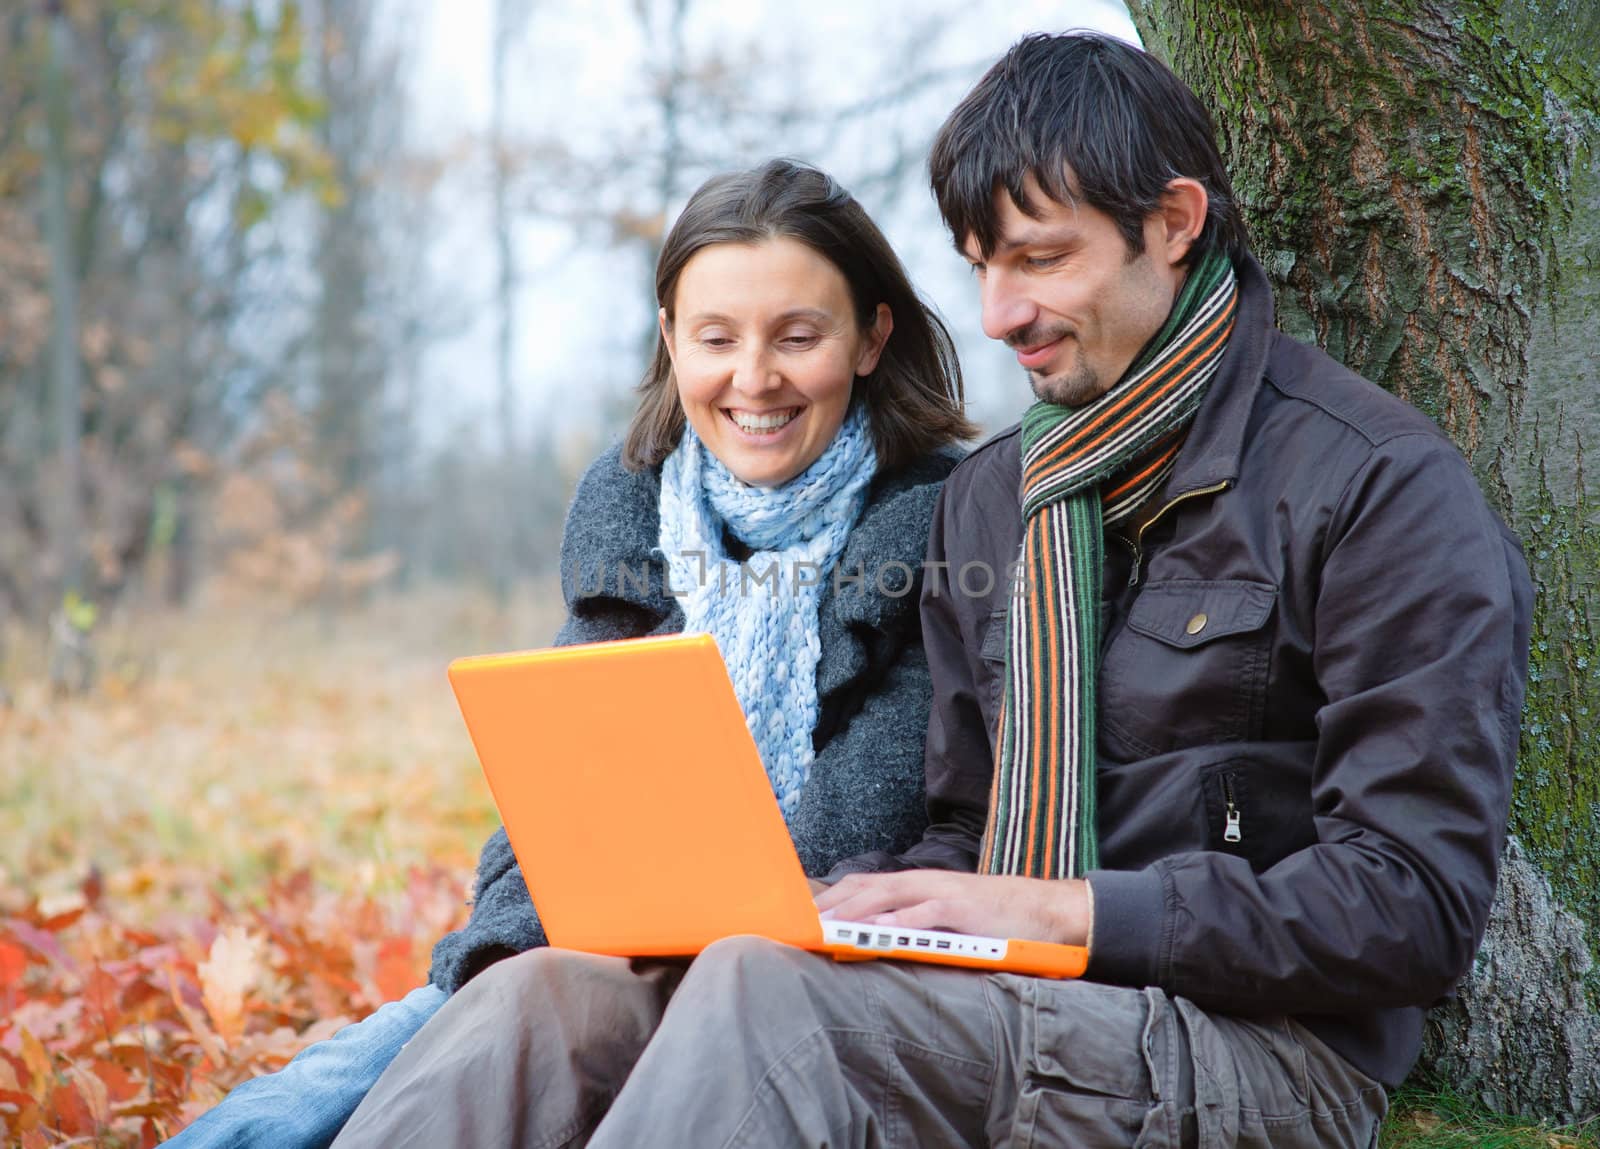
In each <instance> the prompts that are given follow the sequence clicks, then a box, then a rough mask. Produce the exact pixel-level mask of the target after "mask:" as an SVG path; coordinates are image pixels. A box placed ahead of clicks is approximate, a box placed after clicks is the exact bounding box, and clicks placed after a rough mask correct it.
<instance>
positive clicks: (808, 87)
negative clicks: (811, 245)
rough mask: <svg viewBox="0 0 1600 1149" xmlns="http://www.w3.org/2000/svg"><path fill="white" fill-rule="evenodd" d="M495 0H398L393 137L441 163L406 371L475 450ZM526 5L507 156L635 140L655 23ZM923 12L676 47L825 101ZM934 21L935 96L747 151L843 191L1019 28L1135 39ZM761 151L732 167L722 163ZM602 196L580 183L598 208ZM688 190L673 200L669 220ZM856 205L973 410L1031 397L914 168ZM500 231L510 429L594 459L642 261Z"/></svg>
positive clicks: (1095, 7)
mask: <svg viewBox="0 0 1600 1149" xmlns="http://www.w3.org/2000/svg"><path fill="white" fill-rule="evenodd" d="M494 3H495V0H451V2H450V3H448V4H441V3H426V2H423V3H417V4H416V7H415V8H414V9H413V11H414V12H415V13H416V14H417V15H418V16H419V17H420V19H419V21H418V23H417V24H416V25H415V26H414V28H413V34H412V36H411V37H410V39H411V45H410V51H411V53H412V54H413V62H412V66H411V68H409V69H408V71H409V72H410V74H411V75H412V76H413V78H414V79H413V83H412V87H411V92H410V102H411V105H412V106H411V108H410V114H409V116H408V121H409V123H410V125H411V126H410V140H409V146H410V147H411V148H412V149H415V150H418V151H421V152H424V153H428V154H431V155H434V156H438V157H442V158H443V159H444V161H445V162H444V164H443V171H444V175H443V177H442V179H441V182H440V184H439V186H438V188H437V190H436V193H435V210H434V212H433V217H432V221H431V226H430V227H429V228H428V229H427V230H428V234H427V235H425V236H423V237H420V238H419V240H418V242H422V243H424V244H425V245H426V247H427V253H426V260H425V265H426V267H427V268H428V272H427V277H428V279H429V280H430V282H429V284H428V285H427V286H426V288H425V289H424V290H425V292H426V295H427V298H426V301H425V307H426V309H427V310H428V311H429V313H430V315H432V316H433V317H434V319H435V320H436V325H437V329H438V330H437V332H436V337H435V339H434V340H433V342H432V344H431V346H430V348H429V349H428V351H427V352H426V354H425V356H424V358H423V361H422V362H421V363H420V364H419V367H418V369H419V372H420V378H421V393H422V396H423V399H422V403H421V406H422V410H421V411H420V412H419V413H418V414H419V415H420V416H421V418H420V423H421V430H422V435H423V441H424V443H429V442H432V443H440V442H442V441H443V439H445V438H447V437H461V436H465V437H467V438H469V439H471V438H480V439H482V440H483V441H484V442H485V443H486V444H488V443H492V442H494V441H495V438H494V437H495V436H496V435H497V434H498V429H497V427H496V426H495V425H494V415H493V412H494V410H495V407H494V397H495V393H496V391H495V388H496V381H495V376H494V363H495V356H494V347H495V342H494V340H495V322H494V307H493V290H494V282H495V276H496V262H495V258H494V245H493V240H492V234H493V233H492V228H491V219H492V217H491V208H490V197H489V190H488V181H487V179H486V178H485V165H484V162H483V159H482V157H483V155H484V152H483V141H484V140H485V138H486V137H487V135H488V128H489V122H490V106H491V72H490V67H491V60H492V51H491V46H492V36H493V7H494ZM653 6H654V7H655V8H657V9H660V8H662V7H664V5H662V4H661V3H659V2H656V3H654V5H653ZM527 7H528V12H527V14H526V16H525V19H526V24H525V26H524V27H523V28H522V29H521V31H520V34H519V35H518V37H517V39H516V40H515V41H514V44H513V48H512V51H511V55H510V59H511V69H510V82H509V91H510V100H509V104H508V116H507V121H508V131H507V135H508V138H509V139H510V140H511V142H512V145H513V147H526V146H528V143H529V141H532V140H536V139H538V138H540V137H545V136H556V135H558V136H560V137H562V138H564V139H567V140H570V141H573V144H574V146H577V147H580V148H581V147H586V146H587V147H595V148H598V147H603V146H613V147H614V146H616V144H617V141H618V140H619V139H620V140H630V139H634V138H637V134H638V133H639V132H641V131H643V130H645V129H644V127H643V126H642V124H641V123H639V122H636V121H635V117H634V114H633V113H634V104H633V103H631V102H630V101H632V100H634V99H636V98H637V93H638V91H639V85H640V68H641V62H642V61H643V60H644V59H645V58H646V53H651V52H656V53H659V51H660V48H659V45H658V44H657V43H656V42H655V40H656V39H657V38H658V37H659V34H660V25H659V24H658V25H657V26H656V28H654V29H653V30H652V33H647V34H643V35H641V29H640V27H639V25H638V24H637V22H636V21H635V20H634V19H633V16H632V6H631V4H630V2H629V0H587V2H586V0H527ZM926 10H927V8H926V5H923V4H919V5H915V6H913V5H909V4H906V5H902V4H898V3H862V2H861V0H807V2H806V3H805V4H803V5H797V4H794V3H792V2H773V0H743V2H733V0H698V3H696V4H695V5H694V7H693V9H692V15H691V18H690V21H689V24H688V28H687V30H686V54H687V55H688V56H689V57H690V58H691V59H699V58H703V57H704V56H706V55H707V54H712V53H721V54H722V56H723V57H725V58H726V59H727V60H728V61H730V62H731V66H739V65H740V63H741V62H743V61H747V60H749V59H751V58H754V59H757V60H759V64H758V65H757V66H756V67H755V68H754V69H753V71H754V73H755V79H756V80H758V81H759V88H760V91H754V90H752V91H751V92H750V98H751V99H759V98H762V97H766V98H769V99H778V100H781V99H784V98H787V99H790V100H797V101H799V102H802V103H805V104H807V105H811V104H814V103H820V104H822V105H823V106H835V105H838V104H840V103H848V102H850V101H852V100H859V99H861V98H863V97H865V96H867V95H869V94H870V93H873V92H878V91H881V90H883V89H884V88H885V87H888V86H891V85H892V84H893V83H894V80H895V78H896V77H895V76H894V75H892V74H890V72H891V71H892V69H894V68H895V67H897V66H903V65H897V63H896V61H897V60H899V59H900V57H898V56H896V55H893V54H892V52H891V51H890V50H889V49H888V48H886V46H887V45H894V44H896V43H897V40H896V36H897V35H903V34H904V31H905V29H906V28H907V27H910V26H911V25H910V24H908V23H907V22H906V16H907V14H909V13H913V12H925V11H926ZM950 13H951V14H950V16H949V17H948V19H947V20H946V21H941V22H940V23H939V24H938V25H937V27H936V28H935V29H934V31H933V33H932V34H931V37H930V39H929V40H928V42H926V43H924V44H922V45H921V46H920V47H919V49H918V55H917V61H918V63H919V64H920V65H922V66H925V67H945V68H949V69H951V70H952V75H951V77H950V78H949V79H948V80H947V81H946V82H945V83H943V84H942V85H941V86H940V87H939V89H938V90H937V91H930V92H928V93H926V94H925V95H924V96H923V97H922V98H921V99H920V100H918V101H913V102H911V103H908V104H907V105H906V106H905V107H904V108H903V109H902V110H901V111H900V112H898V113H896V114H895V115H894V116H892V117H888V118H887V119H886V120H885V121H884V122H882V123H877V122H874V125H873V126H872V127H870V128H868V129H863V130H858V131H855V132H854V133H852V132H850V131H841V132H840V133H839V134H838V135H837V136H830V137H828V138H826V139H819V138H817V137H816V136H815V134H814V133H812V134H810V135H808V134H807V133H805V132H803V131H800V132H797V133H795V134H794V135H792V136H789V137H787V138H785V137H782V136H781V135H780V136H779V137H776V138H773V139H771V140H766V139H763V140H761V141H759V142H758V149H759V150H761V151H768V149H770V151H769V154H798V155H800V156H801V158H804V159H808V160H811V161H812V162H816V163H818V164H820V165H821V166H823V167H824V168H826V169H827V170H829V171H830V172H832V173H833V174H834V175H835V176H836V177H838V178H839V179H840V180H841V181H843V182H844V183H845V184H846V186H847V187H849V186H852V176H853V175H854V174H856V173H858V172H863V171H867V170H870V169H871V167H872V161H873V160H874V158H877V157H878V156H879V155H880V154H881V153H882V152H883V151H884V149H885V148H886V147H888V146H890V145H892V144H894V143H896V142H897V140H898V138H899V137H900V135H902V134H904V135H908V136H909V137H910V138H913V139H920V138H921V137H922V136H923V135H926V134H929V133H931V130H932V129H933V128H934V127H936V126H937V124H938V123H939V121H940V120H941V119H942V118H943V116H944V114H945V113H946V112H947V111H948V110H949V108H950V106H952V105H953V103H954V101H955V100H956V99H959V97H960V95H961V94H962V93H963V92H965V91H966V89H967V88H969V87H970V86H971V84H972V83H973V82H974V81H976V79H977V78H978V76H979V75H981V73H982V70H983V69H984V68H985V67H987V66H988V64H989V63H991V62H992V61H993V60H994V59H995V58H996V57H998V56H999V55H1000V54H1001V53H1002V52H1003V51H1004V50H1005V49H1006V47H1007V46H1008V45H1009V44H1010V43H1011V42H1013V41H1014V40H1015V39H1016V38H1017V37H1018V36H1020V35H1022V34H1023V33H1026V32H1030V31H1041V30H1043V31H1060V30H1065V29H1068V28H1095V29H1099V30H1102V31H1105V32H1109V33H1111V34H1114V35H1118V36H1121V37H1123V38H1125V39H1128V40H1131V41H1133V42H1135V43H1137V41H1138V38H1137V34H1136V33H1135V32H1134V30H1133V26H1132V24H1131V22H1130V21H1129V19H1128V16H1127V12H1126V10H1125V8H1124V7H1123V6H1122V4H1121V3H1120V2H1118V0H1080V2H1076V3H1071V2H1069V3H1060V2H1058V3H1044V2H1042V0H1013V2H1009V3H1007V2H1004V0H987V2H985V0H967V2H965V3H952V4H951V5H950ZM753 82H754V81H753ZM875 133H876V134H875ZM891 136H893V137H894V138H893V139H891V138H890V137H891ZM758 158H760V157H759V155H752V156H750V157H737V156H730V157H729V160H730V162H729V164H728V166H742V162H741V160H743V161H744V162H753V160H755V159H758ZM919 158H920V157H919ZM719 162H720V157H719ZM616 190H617V189H614V188H607V187H597V188H595V189H594V191H595V198H596V202H597V203H598V202H600V201H602V200H604V199H606V198H607V196H608V195H609V194H610V193H613V192H615V191H616ZM689 190H691V188H689V187H685V188H682V189H680V195H679V200H680V202H679V203H678V204H676V205H675V206H674V208H673V209H672V210H673V212H675V211H676V210H677V207H680V206H681V199H682V198H684V197H686V195H687V192H688V191H689ZM858 196H859V198H861V200H862V202H863V205H864V206H865V207H866V208H867V210H868V212H869V213H870V214H871V215H872V216H873V218H874V219H875V220H876V221H877V223H878V224H879V226H880V227H882V228H883V230H884V232H885V233H886V234H887V235H888V237H889V239H890V241H891V242H892V243H893V244H894V246H895V248H896V250H897V251H898V252H899V254H900V256H901V259H902V260H903V261H904V262H905V264H906V266H907V268H908V270H909V271H910V273H911V276H912V279H913V281H914V282H915V283H916V284H917V286H918V288H919V289H920V290H921V291H922V292H923V293H924V294H925V296H927V297H928V298H929V299H930V300H931V302H932V303H933V304H934V306H935V308H936V309H937V310H938V311H939V312H940V313H941V314H942V315H943V316H944V317H945V319H946V322H947V323H948V324H949V326H950V327H951V329H952V332H953V333H954V335H955V337H956V342H957V346H958V349H959V351H960V353H961V359H962V365H963V368H964V369H965V372H966V376H967V395H968V401H969V407H970V408H971V410H972V412H973V414H974V415H975V417H976V418H977V419H978V420H979V421H980V422H981V423H983V424H984V425H986V426H987V427H989V428H991V429H996V428H999V427H1001V426H1004V425H1005V424H1007V423H1009V422H1011V421H1012V420H1013V419H1014V418H1015V417H1016V416H1017V415H1018V414H1019V413H1020V412H1021V410H1022V409H1023V407H1025V406H1026V404H1027V401H1028V399H1029V397H1030V396H1029V392H1028V388H1027V385H1026V382H1025V380H1024V379H1023V377H1022V374H1021V371H1020V369H1019V368H1017V366H1016V364H1015V361H1014V359H1013V357H1012V356H1011V355H1010V354H1009V352H1007V351H1006V350H1005V349H1004V348H1003V347H1001V346H1000V345H998V344H993V343H991V342H990V341H988V340H986V339H985V338H984V337H983V336H982V334H981V332H980V331H979V329H978V325H977V301H976V289H975V287H974V284H973V281H972V279H971V276H970V274H969V273H968V271H967V268H966V266H965V264H964V263H963V262H962V261H961V260H960V259H959V258H958V257H957V256H956V254H955V252H954V250H953V249H952V248H951V246H950V242H949V238H948V236H947V235H946V234H945V232H944V229H943V227H942V225H941V224H940V222H939V218H938V214H937V212H936V211H935V210H934V208H933V204H932V197H931V195H930V194H928V193H927V191H926V188H925V186H923V185H922V184H921V183H920V181H919V180H917V179H916V178H915V177H913V178H912V179H911V180H910V181H908V182H907V184H906V190H905V191H904V192H903V193H901V194H898V195H893V196H886V195H883V194H881V193H880V194H879V195H878V196H876V197H875V196H874V195H872V194H867V193H865V192H860V191H858ZM515 237H516V238H515V250H516V253H517V256H516V259H517V263H518V270H519V287H518V292H517V306H516V311H515V316H516V318H515V323H514V330H515V336H514V348H515V350H514V371H513V374H514V377H515V380H516V393H517V404H518V418H517V424H516V425H517V427H518V428H519V435H525V434H527V433H529V432H530V431H531V430H532V429H534V428H544V429H547V430H551V431H553V432H555V433H556V437H557V438H559V439H562V440H571V441H573V442H575V443H578V444H581V445H582V447H583V448H585V449H586V450H587V449H592V447H593V446H594V445H595V444H596V443H597V441H598V440H599V439H601V438H603V437H604V435H605V434H606V433H607V432H608V431H609V430H611V429H612V428H613V427H614V424H615V420H616V415H617V412H618V410H619V409H620V408H621V407H623V406H625V405H626V399H625V395H626V391H627V389H628V387H629V386H631V384H632V383H633V382H634V381H636V380H637V378H638V377H639V375H640V373H641V372H642V370H643V368H644V365H645V364H644V362H643V351H642V343H641V339H642V338H643V336H642V334H641V333H642V332H644V331H646V330H648V326H647V325H648V324H649V323H650V322H651V319H652V315H651V306H650V299H649V296H648V283H649V279H648V269H647V268H644V267H643V266H642V264H641V262H640V261H639V260H637V259H633V258H629V257H628V256H626V255H625V254H623V253H619V252H617V251H616V250H614V249H611V248H610V247H609V246H608V245H605V244H603V243H600V242H598V241H596V240H595V239H594V238H592V237H580V236H577V235H575V234H574V233H573V231H572V230H571V229H570V228H567V227H565V226H562V225H556V224H551V223H548V222H544V221H541V220H540V219H538V218H536V217H535V216H533V215H532V214H530V215H528V216H525V217H523V218H520V219H519V222H518V224H517V227H516V232H515Z"/></svg>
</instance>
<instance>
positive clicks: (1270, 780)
mask: <svg viewBox="0 0 1600 1149" xmlns="http://www.w3.org/2000/svg"><path fill="white" fill-rule="evenodd" d="M1298 765H1299V763H1298V762H1295V763H1294V764H1290V763H1289V762H1276V763H1264V762H1256V761H1253V760H1249V759H1244V758H1234V759H1230V760H1228V761H1225V762H1221V763H1218V764H1217V765H1215V766H1211V767H1208V768H1206V769H1204V770H1202V771H1201V772H1200V789H1201V794H1202V796H1203V798H1204V802H1205V813H1206V846H1207V848H1208V849H1211V850H1215V851H1217V852H1218V853H1223V854H1232V855H1234V856H1235V857H1239V858H1244V859H1245V860H1246V861H1248V862H1249V863H1250V868H1251V869H1252V870H1254V871H1256V872H1257V873H1260V872H1261V871H1263V870H1266V869H1268V868H1269V867H1271V866H1273V865H1275V864H1277V863H1278V862H1280V861H1282V860H1283V859H1284V858H1287V857H1288V856H1289V855H1290V854H1292V853H1294V852H1295V851H1297V850H1301V849H1304V848H1305V847H1307V846H1310V845H1312V844H1314V843H1315V842H1316V840H1317V828H1316V824H1315V822H1313V820H1312V815H1311V800H1310V794H1311V778H1310V769H1309V765H1310V763H1309V760H1308V761H1307V762H1306V769H1304V770H1302V769H1299V768H1298Z"/></svg>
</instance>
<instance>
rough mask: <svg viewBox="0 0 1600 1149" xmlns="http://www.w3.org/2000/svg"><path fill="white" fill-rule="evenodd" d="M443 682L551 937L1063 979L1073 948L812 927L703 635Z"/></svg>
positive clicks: (477, 663) (763, 779) (523, 661)
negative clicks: (738, 940)
mask: <svg viewBox="0 0 1600 1149" xmlns="http://www.w3.org/2000/svg"><path fill="white" fill-rule="evenodd" d="M450 683H451V685H452V686H453V687H454V688H455V692H456V700H457V701H458V702H460V704H461V713H462V715H463V716H464V717H465V718H466V721H467V729H468V731H469V732H470V733H471V735H472V742H473V745H474V746H475V747H476V748H477V751H478V759H479V761H481V762H482V763H483V771H484V774H485V776H486V777H487V778H488V780H489V789H490V790H491V791H493V793H494V800H495V804H496V805H497V806H498V807H499V808H500V817H501V819H502V820H503V821H504V822H505V826H506V833H507V834H508V835H509V837H510V839H511V848H512V850H513V851H515V853H516V855H517V860H518V862H520V863H521V865H522V874H523V877H524V878H525V879H526V880H527V883H528V889H529V890H530V891H531V892H532V894H533V900H534V904H535V905H537V906H538V908H539V918H540V921H541V922H542V923H543V924H544V928H545V933H546V934H547V935H548V937H549V938H550V941H551V944H553V945H558V946H564V947H566V948H568V949H575V950H584V951H587V952H589V953H601V954H615V955H618V956H622V957H667V956H685V955H691V954H696V953H699V952H700V951H701V950H702V949H704V948H705V947H706V946H707V945H709V944H711V943H712V942H714V941H716V940H717V939H718V938H723V937H729V936H732V935H734V934H759V935H761V936H763V937H769V938H772V939H774V940H775V941H780V942H787V943H788V944H790V945H793V946H799V947H801V948H803V949H808V950H816V951H819V952H826V953H830V954H833V955H834V956H835V957H839V958H851V959H854V958H875V957H891V958H904V959H907V960H912V961H928V962H939V963H943V964H947V965H964V966H975V967H979V968H984V969H995V970H1010V971H1012V972H1016V973H1030V974H1039V975H1044V976H1049V977H1076V976H1077V975H1079V974H1080V973H1082V972H1083V968H1084V964H1085V961H1086V958H1087V954H1086V952H1085V951H1084V950H1083V949H1082V948H1081V947H1079V946H1062V945H1053V944H1049V943H1045V942H1035V941H1019V940H1015V939H1009V940H1008V939H1006V938H986V937H975V936H972V935H968V934H956V933H945V932H943V931H936V930H903V929H886V928H884V927H882V926H873V925H866V924H861V923H854V922H841V921H831V920H830V921H823V920H822V919H821V918H820V917H819V916H818V914H817V908H816V905H815V904H814V903H813V902H812V896H811V891H810V887H809V886H808V885H807V883H806V879H805V874H804V873H803V872H802V871H801V868H800V859H799V858H798V857H797V856H796V855H795V852H794V845H793V843H792V842H791V841H790V840H789V833H788V830H787V829H786V827H785V826H784V822H783V815H782V813H780V812H779V809H778V801H777V798H776V797H775V796H774V795H773V792H772V785H771V783H770V782H769V781H768V780H767V774H766V771H765V770H764V769H763V768H762V766H761V759H760V755H759V754H758V753H757V751H756V746H755V741H754V740H753V739H752V738H751V737H750V732H749V730H747V729H746V727H745V722H744V715H743V713H742V711H741V710H740V709H739V702H738V699H737V698H736V697H735V696H734V693H733V684H732V682H730V681H729V679H728V672H727V670H726V669H725V668H724V666H723V664H722V656H721V655H720V654H719V653H718V652H717V646H716V642H715V641H714V640H713V639H712V638H711V637H710V636H709V635H703V634H701V635H673V636H669V637H664V638H643V639H633V640H629V641H625V642H606V643H596V644H594V645H590V646H567V647H558V648H555V649H551V650H539V651H531V652H528V653H523V654H502V655H489V656H485V657H481V658H464V659H458V660H457V661H456V662H453V663H452V664H451V665H450Z"/></svg>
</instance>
